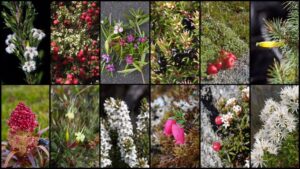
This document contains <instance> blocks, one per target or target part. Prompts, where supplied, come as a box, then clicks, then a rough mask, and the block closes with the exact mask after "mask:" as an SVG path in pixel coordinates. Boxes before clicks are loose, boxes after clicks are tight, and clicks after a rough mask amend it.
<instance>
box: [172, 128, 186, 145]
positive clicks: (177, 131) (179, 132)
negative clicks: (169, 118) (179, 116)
mask: <svg viewBox="0 0 300 169" xmlns="http://www.w3.org/2000/svg"><path fill="white" fill-rule="evenodd" d="M172 134H173V136H174V138H175V140H176V142H175V144H184V129H183V128H182V127H181V126H180V125H179V124H177V123H176V124H173V125H172Z"/></svg>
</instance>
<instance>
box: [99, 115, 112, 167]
mask: <svg viewBox="0 0 300 169" xmlns="http://www.w3.org/2000/svg"><path fill="white" fill-rule="evenodd" d="M104 124H105V122H104V120H102V121H101V123H100V138H101V164H100V166H101V168H104V167H107V166H110V165H111V160H110V159H109V151H110V150H111V147H112V146H111V144H110V141H111V140H110V136H109V134H108V131H107V130H106V126H105V125H104Z"/></svg>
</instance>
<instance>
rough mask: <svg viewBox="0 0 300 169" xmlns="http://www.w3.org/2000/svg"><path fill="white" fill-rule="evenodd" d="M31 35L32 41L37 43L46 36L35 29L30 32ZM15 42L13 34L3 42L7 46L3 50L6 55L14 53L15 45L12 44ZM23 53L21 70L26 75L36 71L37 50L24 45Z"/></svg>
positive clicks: (15, 37) (15, 38)
mask: <svg viewBox="0 0 300 169" xmlns="http://www.w3.org/2000/svg"><path fill="white" fill-rule="evenodd" d="M31 33H32V37H33V38H34V39H37V40H38V41H41V40H42V39H43V38H44V37H45V36H46V34H45V33H44V32H43V31H42V30H40V29H36V28H33V29H32V30H31ZM15 41H17V36H16V34H15V33H14V34H10V35H8V36H7V38H6V40H5V44H6V45H8V46H7V47H6V49H5V50H6V52H7V53H8V54H12V53H14V52H15V50H16V49H17V48H16V45H15V44H14V42H15ZM24 51H25V52H24V58H25V62H24V63H23V65H22V70H23V71H24V72H28V73H30V72H33V71H34V70H36V61H35V57H37V56H38V51H37V48H36V47H30V46H28V44H26V47H25V49H24Z"/></svg>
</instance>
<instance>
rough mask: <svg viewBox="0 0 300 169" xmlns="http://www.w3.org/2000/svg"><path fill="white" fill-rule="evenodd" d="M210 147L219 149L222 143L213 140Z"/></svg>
mask: <svg viewBox="0 0 300 169" xmlns="http://www.w3.org/2000/svg"><path fill="white" fill-rule="evenodd" d="M212 148H213V150H215V151H220V150H221V148H222V145H221V143H220V142H218V141H215V142H213V145H212Z"/></svg>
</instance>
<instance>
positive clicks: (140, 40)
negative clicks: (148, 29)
mask: <svg viewBox="0 0 300 169" xmlns="http://www.w3.org/2000/svg"><path fill="white" fill-rule="evenodd" d="M146 41H147V37H139V42H140V43H144V42H146Z"/></svg>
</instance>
